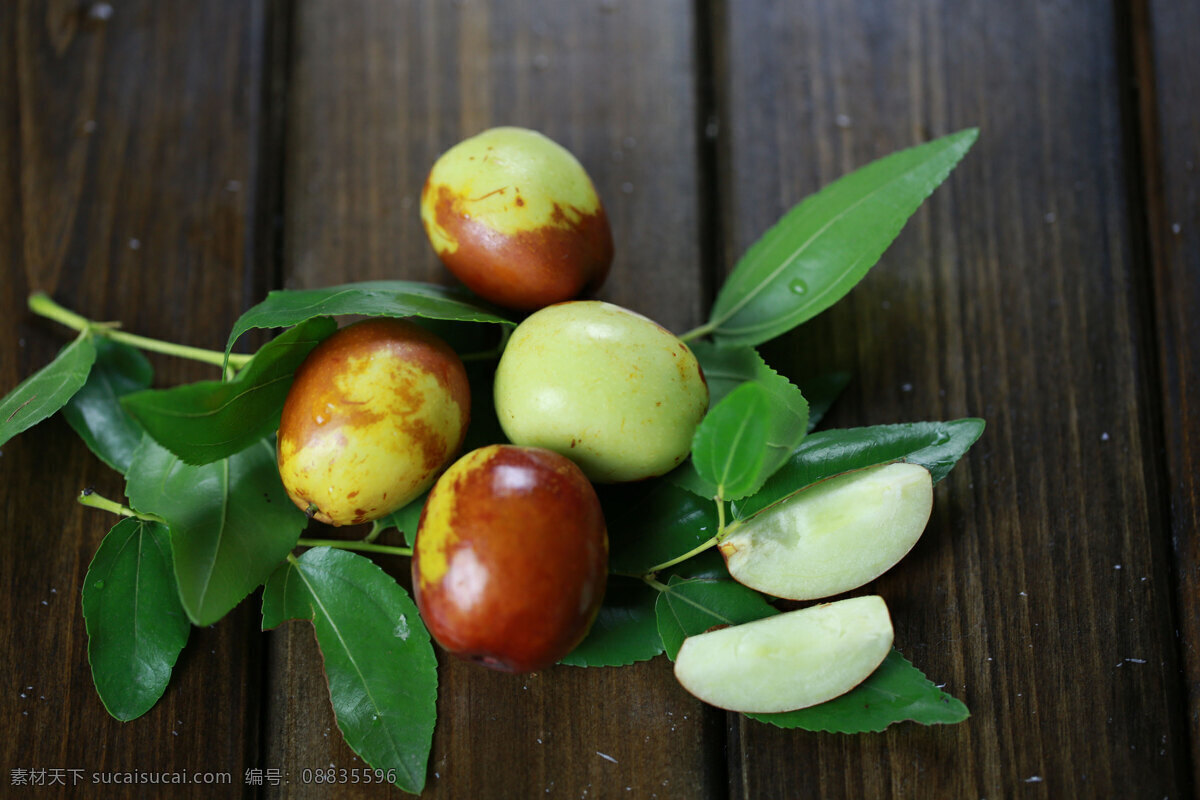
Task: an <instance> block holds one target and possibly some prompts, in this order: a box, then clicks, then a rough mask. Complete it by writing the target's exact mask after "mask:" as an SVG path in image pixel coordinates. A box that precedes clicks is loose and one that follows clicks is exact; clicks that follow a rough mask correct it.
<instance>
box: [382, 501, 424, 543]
mask: <svg viewBox="0 0 1200 800" xmlns="http://www.w3.org/2000/svg"><path fill="white" fill-rule="evenodd" d="M428 499H429V491H426V492H424V493H423V494H422V495H421V496H420V497H418V498H416V499H415V500H413V501H412V502H410V503H409V504H408V505H406V506H404V508H401V509H399V510H398V511H393V512H392V513H391V514H388V515H387V516H386V517H381V518H380V519H378V520H376V521H375V530H378V531H386V530H389V529H391V528H395V529H396V530H398V531H400V532H401V533H403V534H404V543H405V544H406V545H408V546H409V547H413V546H414V545H416V543H417V526H418V525H419V524H420V522H421V512H422V511H423V510H424V509H425V501H426V500H428Z"/></svg>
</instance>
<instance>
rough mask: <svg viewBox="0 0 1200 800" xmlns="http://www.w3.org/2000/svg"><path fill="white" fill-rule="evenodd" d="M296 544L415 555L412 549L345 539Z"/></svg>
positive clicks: (307, 541)
mask: <svg viewBox="0 0 1200 800" xmlns="http://www.w3.org/2000/svg"><path fill="white" fill-rule="evenodd" d="M296 544H298V545H300V546H301V547H333V548H335V549H337V550H358V551H361V552H364V553H386V554H388V555H392V556H412V554H413V551H412V548H411V547H393V546H391V545H386V544H371V543H370V542H365V541H347V540H345V539H301V540H300V541H298V542H296Z"/></svg>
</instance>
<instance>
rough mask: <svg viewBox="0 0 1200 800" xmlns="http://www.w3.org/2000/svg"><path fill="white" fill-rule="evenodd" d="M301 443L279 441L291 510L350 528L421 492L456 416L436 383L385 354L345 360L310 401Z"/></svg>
mask: <svg viewBox="0 0 1200 800" xmlns="http://www.w3.org/2000/svg"><path fill="white" fill-rule="evenodd" d="M309 411H310V413H311V416H312V422H313V423H314V424H313V425H312V426H311V427H309V428H308V431H309V433H308V435H307V436H306V437H305V438H304V439H303V440H298V439H297V438H295V437H289V436H283V435H281V436H280V438H279V464H280V476H281V478H282V479H283V483H284V485H285V486H287V487H289V493H290V494H291V495H292V498H293V500H295V501H296V503H297V505H301V506H302V507H309V508H311V507H312V506H316V514H315V516H316V517H317V518H318V519H320V520H321V521H323V522H328V523H331V524H333V525H353V524H358V523H361V522H366V521H369V520H373V519H378V518H379V517H382V516H385V515H387V514H390V513H392V512H393V511H395V510H397V509H399V508H402V507H403V506H405V505H407V504H408V502H409V501H411V500H412V499H413V498H415V497H417V496H418V495H420V494H421V492H423V491H425V489H426V488H427V487H428V486H429V485H430V484H431V483H432V482H433V480H434V478H436V477H437V471H438V469H439V468H440V466H441V464H442V463H443V461H444V459H445V456H446V455H447V454H448V453H450V452H452V451H453V449H454V448H455V447H456V446H457V443H458V442H459V440H460V438H461V434H462V410H461V409H460V408H459V406H458V405H457V404H456V403H454V402H450V401H448V398H447V396H446V391H445V389H444V388H443V386H442V385H441V384H440V383H439V382H438V380H437V378H436V377H435V376H434V375H432V374H431V373H429V372H427V371H425V370H424V369H422V368H421V367H420V365H419V364H415V363H412V362H409V361H406V360H404V359H402V358H399V357H397V356H395V355H393V354H391V353H386V352H376V353H373V354H372V355H370V356H368V357H364V358H352V359H350V360H349V361H348V363H347V365H346V369H345V371H344V372H343V373H342V374H340V375H338V376H337V377H336V379H335V380H334V381H333V384H332V386H331V387H330V388H329V390H328V391H325V392H321V393H318V394H317V395H316V396H315V397H313V398H312V399H311V402H310V408H309Z"/></svg>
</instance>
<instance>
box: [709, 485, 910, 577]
mask: <svg viewBox="0 0 1200 800" xmlns="http://www.w3.org/2000/svg"><path fill="white" fill-rule="evenodd" d="M932 508H933V480H932V478H931V476H930V473H929V470H928V469H926V468H925V467H923V466H920V465H919V464H907V463H902V462H897V463H891V464H882V465H880V466H876V467H868V468H866V469H861V470H854V471H852V472H846V473H843V474H841V475H836V476H834V477H832V478H829V479H828V480H825V481H822V482H820V483H817V484H814V485H812V486H810V487H808V488H806V489H803V490H801V491H799V492H797V493H796V494H794V495H792V496H790V497H788V498H786V499H784V500H781V501H779V502H778V503H776V504H775V505H774V506H771V507H769V508H767V509H766V510H764V511H763V512H761V513H760V514H758V515H756V516H753V517H750V518H749V519H747V520H745V521H744V522H741V523H739V524H737V526H736V527H735V528H734V529H733V531H732V532H731V533H730V534H729V535H728V536H726V537H725V538H724V539H723V540H722V541H721V544H720V549H721V554H722V555H724V556H725V564H726V566H728V567H729V573H730V574H731V575H732V576H733V577H734V579H735V580H738V581H740V582H741V583H744V584H745V585H747V586H749V587H751V588H752V589H757V590H758V591H760V592H765V593H767V594H770V595H774V596H775V597H783V598H787V599H789V600H816V599H819V598H822V597H831V596H833V595H836V594H841V593H842V592H847V591H850V590H851V589H856V588H858V587H859V586H862V585H863V584H865V583H868V582H870V581H873V580H875V579H876V578H878V577H879V576H880V575H882V574H883V573H885V572H887V571H888V570H889V569H891V568H892V567H893V566H894V565H895V564H896V562H898V561H899V560H900V559H902V558H903V557H904V556H905V555H906V554H907V553H908V551H909V550H911V549H912V547H913V545H915V544H916V543H917V540H918V539H919V538H921V533H922V532H923V531H924V530H925V525H926V523H928V522H929V514H930V511H931V510H932Z"/></svg>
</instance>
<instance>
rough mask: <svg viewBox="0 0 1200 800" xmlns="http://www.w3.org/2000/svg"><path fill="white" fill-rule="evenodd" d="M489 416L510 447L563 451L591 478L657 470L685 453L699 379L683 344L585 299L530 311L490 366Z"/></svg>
mask: <svg viewBox="0 0 1200 800" xmlns="http://www.w3.org/2000/svg"><path fill="white" fill-rule="evenodd" d="M494 390H495V400H496V412H497V415H498V417H499V420H500V425H501V426H502V427H503V428H504V432H505V434H506V435H507V436H508V438H509V440H510V441H512V442H513V443H515V444H521V445H528V446H532V447H546V448H549V449H550V450H554V451H555V452H557V453H560V454H562V455H565V456H567V457H568V458H570V459H571V460H572V461H574V462H575V463H577V464H579V466H580V467H582V468H583V471H584V473H585V474H587V476H588V477H589V478H590V479H592V480H593V481H597V482H600V483H617V482H625V481H635V480H641V479H643V478H649V477H653V476H656V475H662V474H664V473H666V472H669V471H670V470H672V469H674V468H675V467H676V466H678V465H679V464H680V463H681V462H682V461H683V460H684V459H685V458H687V455H688V453H689V452H690V451H691V446H692V436H693V434H694V433H695V431H696V426H697V425H699V424H700V420H701V419H703V417H704V414H705V412H706V411H707V410H708V384H707V383H706V382H705V380H704V373H703V371H702V370H701V368H700V365H699V363H698V362H697V361H696V357H695V356H694V355H693V354H692V351H691V350H690V349H689V348H688V346H687V345H686V344H684V343H683V342H681V341H680V340H679V339H678V338H677V337H676V336H675V335H674V334H672V333H671V332H670V331H668V330H666V329H665V328H663V327H661V326H660V325H658V324H656V323H655V322H653V321H651V320H649V319H647V318H646V317H643V316H642V315H640V314H637V313H634V312H632V311H629V310H627V309H624V308H621V307H619V306H615V305H612V304H610V303H603V302H599V301H594V300H580V301H575V302H570V303H560V304H558V305H554V306H550V307H548V308H544V309H542V310H541V311H538V312H536V313H534V314H531V315H530V316H529V317H528V318H527V319H526V320H525V321H524V322H522V323H521V324H520V325H519V326H518V327H517V329H516V330H515V331H514V332H513V335H512V337H511V338H510V339H509V342H508V346H507V347H506V348H505V351H504V355H503V356H502V357H501V359H500V364H499V366H498V367H497V370H496V380H495V386H494Z"/></svg>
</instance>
